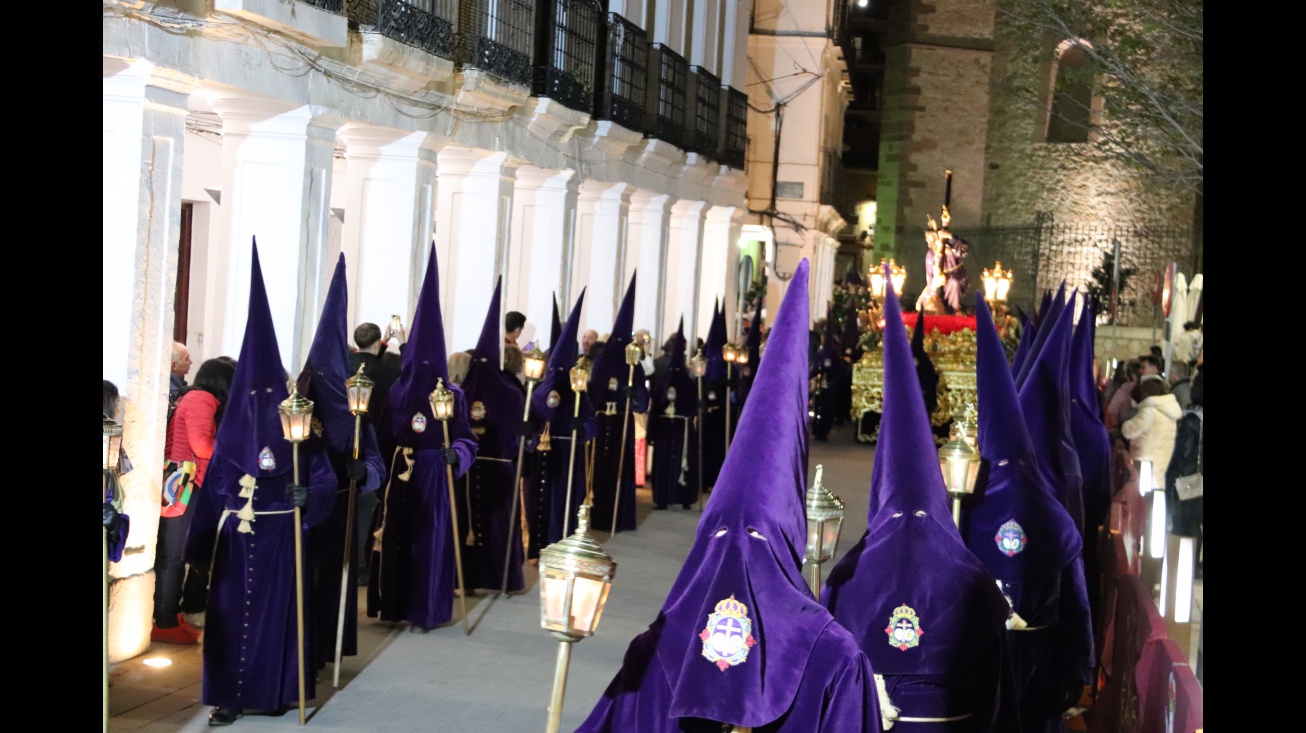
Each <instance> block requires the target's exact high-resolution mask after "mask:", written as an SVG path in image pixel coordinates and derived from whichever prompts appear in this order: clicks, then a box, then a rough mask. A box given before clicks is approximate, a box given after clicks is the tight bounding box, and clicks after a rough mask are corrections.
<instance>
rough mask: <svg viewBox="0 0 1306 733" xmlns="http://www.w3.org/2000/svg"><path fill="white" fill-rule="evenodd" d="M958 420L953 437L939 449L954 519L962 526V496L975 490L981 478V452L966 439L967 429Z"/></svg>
mask: <svg viewBox="0 0 1306 733" xmlns="http://www.w3.org/2000/svg"><path fill="white" fill-rule="evenodd" d="M962 422H963V421H958V422H956V423H954V424H953V426H952V439H951V440H949V441H948V442H947V443H945V444H944V446H943V447H942V448H940V449H939V469H940V470H942V471H943V483H944V485H945V486H947V488H948V495H949V496H951V497H952V521H953V522H954V523H956V525H957V527H959V528H960V527H961V497H963V496H966V495H967V494H972V493H974V492H975V480H976V479H978V478H979V468H980V453H979V451H977V450H975V448H974V447H972V446H971V444H970V443H969V442H968V441H967V440H966V429H965V427H964V426H963V425H962V424H961V423H962Z"/></svg>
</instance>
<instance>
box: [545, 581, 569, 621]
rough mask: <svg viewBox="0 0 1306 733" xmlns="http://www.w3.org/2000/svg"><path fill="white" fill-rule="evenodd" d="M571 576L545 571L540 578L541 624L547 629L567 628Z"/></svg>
mask: <svg viewBox="0 0 1306 733" xmlns="http://www.w3.org/2000/svg"><path fill="white" fill-rule="evenodd" d="M569 579H570V577H569V576H568V575H567V574H566V573H561V572H557V571H545V574H544V575H543V576H542V577H541V578H540V626H543V627H544V628H546V629H552V630H557V631H565V630H566V629H567V615H566V609H565V607H564V606H565V604H566V602H567V588H568V586H569V585H570V583H569V582H568V581H569Z"/></svg>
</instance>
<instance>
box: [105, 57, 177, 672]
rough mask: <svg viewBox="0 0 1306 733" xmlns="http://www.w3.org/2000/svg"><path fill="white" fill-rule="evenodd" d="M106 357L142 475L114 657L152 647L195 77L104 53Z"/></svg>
mask: <svg viewBox="0 0 1306 733" xmlns="http://www.w3.org/2000/svg"><path fill="white" fill-rule="evenodd" d="M103 84H104V87H103V95H104V116H103V123H102V125H103V127H102V135H103V137H102V142H103V146H104V147H103V153H104V168H103V206H104V209H103V243H104V244H103V262H102V267H103V278H104V279H103V283H102V291H101V292H102V297H101V302H102V310H103V319H104V320H103V324H102V325H103V331H102V341H103V356H102V360H103V361H102V369H103V372H104V378H105V379H108V380H110V381H111V382H113V383H114V385H115V386H117V387H118V393H119V402H120V404H121V407H120V409H121V410H122V411H123V421H124V423H123V450H125V451H126V452H127V454H128V455H129V456H131V459H132V461H133V463H134V464H135V465H136V466H137V467H138V468H140V469H141V470H136V471H132V472H130V473H128V474H126V475H124V476H123V477H122V486H123V490H124V492H125V496H124V500H123V511H124V512H125V513H126V514H128V515H129V516H131V517H132V518H133V520H134V521H133V522H132V531H131V533H130V535H129V536H128V537H127V549H126V552H125V554H124V555H123V558H122V561H121V562H118V563H115V564H114V565H113V566H112V568H111V569H110V573H111V575H112V577H113V579H114V584H113V585H114V587H113V589H112V591H111V594H110V596H111V597H110V610H109V622H108V623H109V627H108V633H109V658H110V661H113V662H117V661H121V660H123V659H127V658H130V657H132V656H135V655H137V654H140V653H141V652H143V651H144V650H145V649H146V648H147V647H148V646H149V641H150V639H149V631H150V608H151V606H150V603H149V598H150V594H151V593H152V590H153V583H152V582H151V580H150V578H149V576H148V575H146V573H147V571H149V569H150V568H151V567H153V565H154V548H155V538H156V536H157V534H158V517H159V512H158V507H159V495H160V489H161V487H160V476H159V474H158V472H157V471H152V470H148V469H147V468H142V467H150V466H160V465H162V464H163V449H164V438H165V435H166V431H167V425H166V415H167V395H168V373H169V366H170V364H171V360H172V327H173V310H174V307H175V297H174V292H175V289H176V284H177V256H178V255H177V246H178V245H177V243H178V238H179V236H180V232H181V228H180V219H179V217H180V212H181V166H182V153H183V143H184V138H185V129H186V98H187V96H188V95H189V93H190V91H191V90H192V89H193V88H194V85H195V80H194V79H192V78H190V77H186V76H184V75H179V74H176V73H175V72H171V71H169V70H167V69H163V68H158V67H156V66H154V65H153V64H151V63H149V62H147V61H126V60H122V59H115V58H108V57H106V58H105V59H104V81H103Z"/></svg>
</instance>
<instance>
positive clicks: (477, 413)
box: [471, 400, 485, 420]
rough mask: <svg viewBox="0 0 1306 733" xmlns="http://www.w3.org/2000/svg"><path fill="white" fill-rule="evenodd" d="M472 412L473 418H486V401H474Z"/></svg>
mask: <svg viewBox="0 0 1306 733" xmlns="http://www.w3.org/2000/svg"><path fill="white" fill-rule="evenodd" d="M471 414H472V419H473V420H484V419H485V403H484V402H481V401H479V400H478V401H476V402H473V403H472V413H471Z"/></svg>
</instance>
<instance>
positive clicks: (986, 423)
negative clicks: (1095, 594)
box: [966, 293, 1083, 583]
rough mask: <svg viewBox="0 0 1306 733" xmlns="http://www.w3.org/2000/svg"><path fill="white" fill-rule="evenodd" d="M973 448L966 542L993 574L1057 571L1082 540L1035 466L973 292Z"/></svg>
mask: <svg viewBox="0 0 1306 733" xmlns="http://www.w3.org/2000/svg"><path fill="white" fill-rule="evenodd" d="M975 316H976V339H977V345H976V346H977V352H976V372H977V381H978V397H979V449H980V453H981V454H982V455H983V456H984V461H985V468H986V469H987V470H985V471H982V472H981V474H980V482H979V484H978V485H977V486H976V487H975V494H976V496H977V497H981V499H980V501H978V502H977V503H976V504H975V505H974V506H973V507H972V509H971V511H970V512H968V516H967V531H966V536H967V542H966V546H967V547H969V548H970V550H971V552H973V553H975V556H976V557H978V558H979V559H980V561H981V562H983V563H984V566H985V567H987V568H988V569H989V571H990V572H991V573H993V576H994V577H996V578H999V579H1001V580H1003V581H1006V582H1008V583H1024V582H1029V581H1034V580H1038V579H1041V578H1046V577H1048V576H1052V575H1056V574H1057V573H1060V572H1061V570H1062V568H1064V567H1065V566H1066V564H1067V563H1069V562H1070V561H1071V560H1072V559H1074V558H1075V557H1077V556H1078V555H1079V553H1080V550H1081V548H1082V545H1083V542H1082V540H1081V539H1080V536H1079V532H1078V531H1077V529H1076V527H1075V523H1074V520H1072V519H1071V517H1070V515H1069V514H1068V513H1067V512H1066V509H1065V507H1064V506H1062V504H1061V501H1060V500H1059V499H1058V498H1057V493H1056V488H1055V486H1054V485H1052V484H1050V483H1049V482H1048V481H1047V480H1046V479H1045V478H1044V477H1043V476H1041V475H1040V474H1039V472H1038V469H1037V463H1036V458H1035V454H1034V444H1033V441H1032V440H1031V438H1030V435H1029V431H1028V429H1027V428H1026V426H1025V418H1024V415H1023V414H1022V413H1021V409H1020V402H1019V400H1018V398H1017V396H1016V384H1015V382H1014V381H1013V380H1012V377H1011V370H1010V369H1009V368H1008V366H1007V356H1006V352H1005V351H1004V350H1003V348H1002V340H1001V339H1000V338H999V337H998V332H997V328H996V326H995V325H994V324H993V315H992V313H990V311H989V306H988V303H987V302H985V300H984V295H983V293H976V294H975Z"/></svg>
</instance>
